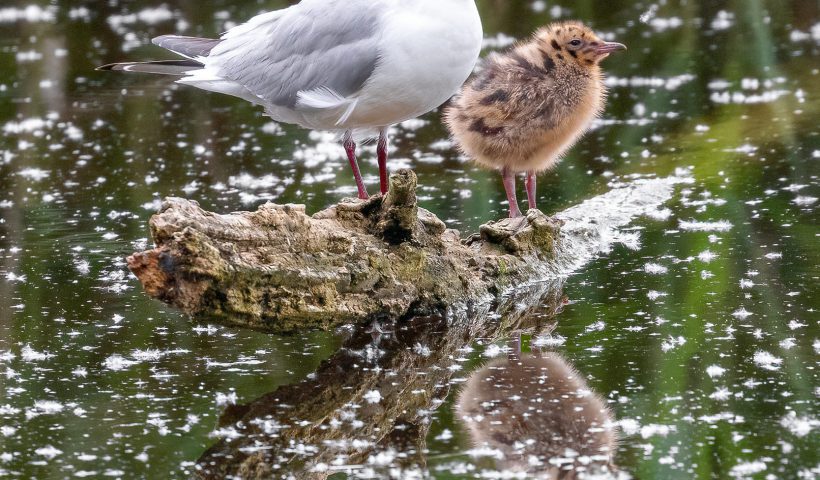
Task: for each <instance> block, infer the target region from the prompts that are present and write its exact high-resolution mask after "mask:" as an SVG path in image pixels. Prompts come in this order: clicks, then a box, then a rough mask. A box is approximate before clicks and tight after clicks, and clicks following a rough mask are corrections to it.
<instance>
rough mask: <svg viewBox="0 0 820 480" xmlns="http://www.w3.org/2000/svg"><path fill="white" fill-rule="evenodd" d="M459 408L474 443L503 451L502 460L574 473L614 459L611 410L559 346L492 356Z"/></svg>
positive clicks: (540, 473)
mask: <svg viewBox="0 0 820 480" xmlns="http://www.w3.org/2000/svg"><path fill="white" fill-rule="evenodd" d="M457 409H458V414H459V417H460V418H461V419H462V420H463V421H464V422H465V423H466V425H467V427H468V429H469V432H470V437H471V438H472V439H473V441H474V442H475V444H476V445H478V446H487V447H490V448H493V449H497V450H499V451H501V452H502V453H503V454H504V459H503V460H500V461H499V463H498V465H497V467H498V468H501V469H504V470H508V471H517V472H527V474H528V475H530V476H534V477H537V478H547V479H573V478H576V476H577V475H578V474H579V473H580V472H581V471H587V472H595V471H598V470H602V469H607V468H610V467H611V466H612V456H613V453H614V449H615V445H616V436H615V433H614V432H613V430H612V428H611V423H612V414H611V413H610V411H609V409H608V408H607V407H606V405H605V403H604V401H603V399H601V397H599V396H598V395H597V394H595V393H594V392H592V391H590V390H589V387H588V386H587V384H586V382H584V380H583V378H582V377H581V376H580V374H579V373H578V372H577V371H576V370H575V369H574V368H572V367H571V366H570V365H569V364H567V363H566V361H565V360H564V359H563V358H562V357H561V356H560V355H558V354H555V353H546V354H544V355H543V358H538V357H523V358H520V359H512V360H496V361H493V362H491V363H490V364H488V365H487V366H485V367H484V368H482V369H481V370H478V371H477V372H475V373H474V374H473V375H471V376H470V378H469V379H468V380H467V383H466V386H465V388H464V390H463V391H462V392H461V395H460V396H459V399H458V406H457ZM582 457H586V458H585V459H583V460H582Z"/></svg>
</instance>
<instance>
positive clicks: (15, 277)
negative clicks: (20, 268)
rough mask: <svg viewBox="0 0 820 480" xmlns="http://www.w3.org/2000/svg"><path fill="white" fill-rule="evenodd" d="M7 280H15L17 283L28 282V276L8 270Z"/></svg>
mask: <svg viewBox="0 0 820 480" xmlns="http://www.w3.org/2000/svg"><path fill="white" fill-rule="evenodd" d="M6 281H7V282H15V283H26V276H25V275H17V274H16V273H14V272H8V273H7V274H6Z"/></svg>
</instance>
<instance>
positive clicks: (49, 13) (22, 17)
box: [0, 5, 57, 23]
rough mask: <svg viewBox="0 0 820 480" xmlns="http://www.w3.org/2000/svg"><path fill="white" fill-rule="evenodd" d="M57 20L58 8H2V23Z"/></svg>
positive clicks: (34, 6) (29, 6)
mask: <svg viewBox="0 0 820 480" xmlns="http://www.w3.org/2000/svg"><path fill="white" fill-rule="evenodd" d="M56 18H57V7H54V6H49V7H46V8H43V7H41V6H39V5H28V6H27V7H25V8H14V7H11V8H0V23H14V22H29V23H37V22H53V21H55V20H56Z"/></svg>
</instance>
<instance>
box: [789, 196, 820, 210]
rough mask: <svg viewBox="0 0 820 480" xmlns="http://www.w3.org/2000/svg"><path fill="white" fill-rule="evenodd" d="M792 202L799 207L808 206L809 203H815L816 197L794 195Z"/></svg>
mask: <svg viewBox="0 0 820 480" xmlns="http://www.w3.org/2000/svg"><path fill="white" fill-rule="evenodd" d="M792 203H794V204H795V205H797V206H799V207H808V206H809V205H814V204H815V203H817V197H808V196H804V195H799V196H797V197H794V200H792Z"/></svg>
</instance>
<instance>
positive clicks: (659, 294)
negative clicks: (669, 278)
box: [646, 290, 669, 302]
mask: <svg viewBox="0 0 820 480" xmlns="http://www.w3.org/2000/svg"><path fill="white" fill-rule="evenodd" d="M668 295H669V294H668V293H666V292H659V291H657V290H650V291H649V292H647V294H646V297H647V298H648V299H650V300H652V301H653V302H654V301H655V300H657V299H659V298H661V297H666V296H668Z"/></svg>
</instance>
